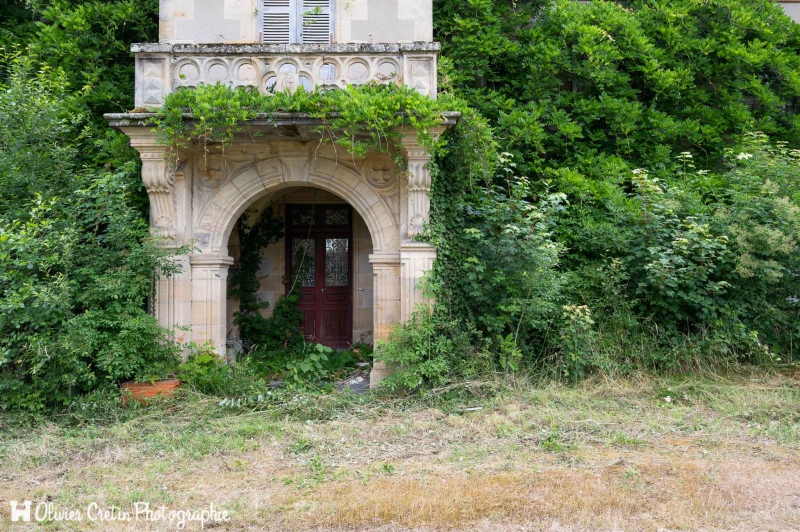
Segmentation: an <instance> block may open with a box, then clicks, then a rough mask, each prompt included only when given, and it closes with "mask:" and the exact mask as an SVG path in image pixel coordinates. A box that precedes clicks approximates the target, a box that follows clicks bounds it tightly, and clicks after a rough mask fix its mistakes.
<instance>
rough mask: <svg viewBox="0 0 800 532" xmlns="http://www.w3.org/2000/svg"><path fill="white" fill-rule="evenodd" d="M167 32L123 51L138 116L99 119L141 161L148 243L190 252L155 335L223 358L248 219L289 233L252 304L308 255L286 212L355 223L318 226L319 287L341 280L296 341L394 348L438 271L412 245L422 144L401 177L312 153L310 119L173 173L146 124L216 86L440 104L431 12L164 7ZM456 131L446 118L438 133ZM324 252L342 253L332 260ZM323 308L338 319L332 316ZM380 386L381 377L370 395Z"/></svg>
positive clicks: (385, 5)
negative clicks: (389, 94) (367, 93)
mask: <svg viewBox="0 0 800 532" xmlns="http://www.w3.org/2000/svg"><path fill="white" fill-rule="evenodd" d="M160 22H161V34H160V42H159V43H145V44H135V45H133V47H132V51H133V52H134V54H135V56H136V92H135V94H136V109H135V110H134V111H133V112H131V113H124V114H110V115H107V116H106V118H107V119H108V120H109V122H110V123H111V125H112V126H114V127H116V128H118V129H120V130H121V131H123V132H125V133H126V134H127V135H128V136H129V137H130V141H131V145H132V146H133V147H134V148H135V149H136V150H138V152H139V153H140V155H141V158H142V181H143V183H144V185H145V187H146V189H147V192H148V195H149V197H150V206H151V218H150V225H151V232H152V234H153V235H154V236H157V237H159V238H161V239H162V241H163V243H164V245H166V246H175V247H181V246H189V247H191V249H192V251H191V252H189V253H187V254H185V255H181V256H178V257H176V258H175V261H176V263H177V265H178V266H179V272H178V273H177V274H175V275H173V276H170V277H167V278H163V279H160V280H158V281H157V286H156V292H155V293H156V296H155V305H154V308H155V312H156V315H157V316H158V319H159V322H160V323H161V324H162V325H163V326H165V327H166V328H168V329H170V330H173V331H175V337H176V339H178V340H179V341H181V342H190V341H191V342H195V343H198V344H202V343H204V342H206V341H211V342H213V344H214V347H215V349H216V350H217V352H218V353H219V354H220V355H221V356H225V355H226V354H230V350H231V349H232V348H234V349H235V346H236V336H237V328H236V327H235V325H234V324H233V319H232V314H233V312H234V311H235V310H237V309H238V301H237V300H236V299H235V298H231V297H229V295H228V278H229V273H230V271H231V269H233V268H236V267H237V259H238V257H237V249H239V248H238V246H239V245H240V242H239V241H238V233H237V231H236V228H237V223H240V220H241V219H242V216H243V214H245V213H246V212H247V213H248V214H250V213H253V212H264V211H265V210H266V209H269V210H270V212H272V213H278V215H280V216H281V217H283V219H284V220H285V224H286V228H287V232H286V235H285V237H284V238H285V240H284V241H281V242H279V243H277V244H274V245H272V246H270V247H268V248H266V249H264V250H260V253H261V255H260V257H261V263H260V266H261V268H260V270H259V276H260V278H261V290H260V291H259V293H258V296H259V297H260V298H261V299H263V300H265V301H267V302H269V303H271V304H272V306H274V303H275V302H276V301H277V299H278V298H279V297H280V296H282V295H283V294H285V293H286V291H287V290H288V287H289V283H288V277H289V276H290V272H289V269H290V263H291V261H292V258H291V257H292V255H291V250H292V249H295V250H296V249H297V245H298V241H299V242H300V244H303V245H305V244H308V243H309V242H310V239H304V238H302V237H299V236H297V235H298V233H297V231H296V230H295V232H294V233H290V231H289V229H290V226H291V224H292V223H293V222H292V221H291V220H290V210H291V212H295V211H296V210H297V209H306V208H307V210H308V212H317V211H318V210H319V209H320V208H322V209H329V210H330V209H333V210H335V209H337V208H340V210H341V209H347V210H346V211H344V210H342V211H341V212H347V213H350V214H348V215H347V216H349V217H350V218H351V219H350V220H349V221H348V223H349V225H348V226H347V227H346V228H345V227H340V228H338V229H336V228H331V231H333V230H334V229H336V230H337V231H338V232H337V233H331V232H325V231H323V230H324V229H325V228H324V227H321V226H322V225H324V224H325V222H324V221H322V220H323V219H322V218H317V220H318V222H317V225H316V226H309V227H308V229H309V233H308V234H309V236H310V235H311V233H312V230H313V231H316V232H317V234H318V236H317V237H315V238H319V239H322V240H319V243H320V246H319V247H317V248H316V249H317V250H318V254H319V255H321V256H319V257H317V258H316V259H313V260H319V261H320V263H319V264H320V266H319V267H318V273H319V276H318V279H317V280H316V285H317V288H320V287H322V286H323V285H324V286H326V287H327V286H328V280H326V278H325V275H326V273H327V272H328V270H329V269H335V268H339V270H340V271H338V273H339V274H340V275H339V278H338V281H337V282H335V283H334V284H332V285H331V287H332V288H331V289H330V291H329V290H328V288H321V289H319V290H317V289H316V288H314V286H315V284H314V283H315V280H314V279H309V281H308V285H306V284H304V285H303V287H304V289H305V290H306V292H307V294H306V295H304V297H307V298H308V300H309V301H312V300H313V298H314V297H319V298H321V299H320V301H323V303H320V307H319V310H320V312H318V313H316V314H314V311H313V310H312V311H309V312H311V313H310V314H307V315H304V316H305V317H304V323H305V325H304V326H303V327H304V334H305V335H306V337H307V338H308V339H309V340H311V341H319V342H320V343H326V341H325V339H324V338H323V337H325V335H326V334H327V333H326V330H327V329H329V328H330V329H334V328H335V329H336V334H338V339H339V344H341V343H342V342H344V344H351V343H353V342H357V341H359V342H361V341H364V342H368V343H372V342H374V341H376V340H378V341H379V340H386V339H388V337H389V334H390V332H391V330H392V329H393V328H394V327H396V326H397V325H398V324H400V323H403V322H405V321H406V320H408V319H409V318H410V316H411V313H412V312H413V310H414V308H415V306H417V305H418V304H420V303H424V302H425V299H424V297H423V294H422V291H421V290H419V286H418V285H419V283H420V280H421V278H422V277H423V276H424V274H425V272H427V271H429V270H430V269H431V267H432V264H433V261H434V260H435V258H436V250H435V249H434V247H433V246H431V245H429V244H425V243H420V242H416V241H415V237H416V236H417V235H418V234H419V233H420V232H421V231H422V230H423V228H424V225H425V223H426V222H427V221H428V220H429V210H430V196H429V194H430V187H431V173H430V169H429V168H428V163H429V162H430V160H431V155H430V154H429V153H427V151H426V150H425V149H424V148H423V147H422V146H420V145H419V144H418V141H417V132H416V131H414V130H404V131H401V132H400V133H401V141H400V143H399V145H398V146H397V148H396V149H397V151H398V152H399V154H400V155H401V156H402V158H403V159H404V161H405V167H406V169H405V170H403V171H399V169H398V168H397V167H396V165H395V164H394V162H393V160H392V158H391V157H390V155H388V154H384V153H378V152H375V153H370V154H367V156H365V157H364V158H361V159H358V158H354V157H353V156H352V155H351V154H349V153H345V150H343V149H342V147H341V146H336V147H334V146H333V145H331V144H330V143H327V144H326V143H321V142H320V137H319V133H318V132H317V127H318V126H319V125H320V123H319V122H318V121H316V120H314V119H311V118H309V117H308V116H305V115H297V114H275V115H272V116H270V117H263V118H260V119H256V120H253V121H251V122H250V123H248V124H243V126H244V127H243V129H244V130H246V133H245V132H243V133H242V134H241V135H238V136H235V137H234V139H233V142H232V143H231V145H229V146H225V147H224V150H221V149H219V147H218V146H211V149H210V150H206V147H204V146H201V145H197V144H191V145H189V146H187V147H185V148H182V149H181V150H180V151H179V153H178V157H177V161H174V160H168V158H167V154H166V150H165V146H164V145H163V144H160V143H159V142H158V140H157V137H156V133H155V131H154V130H153V126H152V125H151V124H150V123H149V122H148V120H149V119H151V118H152V117H153V114H152V113H153V109H154V108H157V107H159V106H160V105H162V104H163V102H164V99H165V98H166V96H167V95H168V94H169V93H171V92H172V91H174V90H177V89H179V88H191V87H196V86H198V85H200V84H209V83H210V84H213V83H225V84H227V85H230V86H234V87H236V86H252V87H256V88H258V90H259V91H261V92H262V93H264V94H268V93H269V92H270V91H272V90H295V89H297V88H298V87H303V88H305V89H307V90H313V89H314V88H320V89H326V90H336V89H339V88H344V87H346V86H347V85H359V84H364V83H394V84H402V85H408V86H410V87H413V88H414V89H416V90H417V91H419V92H420V93H422V94H425V95H428V96H430V97H433V98H435V97H436V94H437V79H436V64H437V57H438V52H439V45H438V43H434V42H432V5H431V2H430V0H381V1H377V0H349V1H347V2H344V1H338V0H330V1H328V0H325V1H320V0H313V1H311V0H270V1H269V2H267V1H264V0H258V1H256V0H161V20H160ZM382 37H385V38H386V39H387V41H389V42H380V40H381V38H382ZM457 118H458V115H457V114H451V115H446V116H445V117H444V120H443V122H442V124H441V127H440V128H438V131H435V132H433V133H434V134H441V133H442V132H443V131H444V129H445V128H446V127H448V126H451V125H454V124H455V123H456V120H457ZM187 119H191V118H187ZM337 206H338V207H337ZM309 209H310V210H309ZM322 212H323V213H324V212H325V211H324V210H323V211H322ZM331 212H333V211H332V210H331ZM310 223H312V224H313V223H314V222H310ZM343 231H344V232H343ZM293 235H294V236H293ZM336 235H339V236H336ZM292 239H293V240H292ZM326 239H327V240H326ZM304 242H305V244H304ZM332 243H333V244H336V245H340V244H343V247H342V246H340V249H339V251H335V250H334V247H335V246H334V245H333V244H332ZM313 245H316V244H312V247H313ZM292 246H294V248H293V247H292ZM326 246H327V247H326ZM337 253H338V254H337ZM331 257H333V258H331ZM334 259H336V260H338V263H336V264H333V263H332V264H328V261H329V260H330V261H333V260H334ZM323 261H324V262H323ZM315 264H316V263H315ZM314 267H315V268H317V266H314ZM303 282H304V283H305V281H303ZM332 282H333V281H332ZM307 286H308V288H306V287H307ZM333 287H335V289H334V288H333ZM314 290H316V291H314ZM312 292H313V293H312ZM328 292H330V293H333V292H335V293H336V297H335V298H334V297H333V296H331V294H330V293H328ZM312 296H313V297H312ZM326 298H327V299H330V300H331V301H333V300H334V299H336V301H335V303H336V305H337V306H335V307H334V306H329V307H325V306H324V305H325V303H324V300H325V299H326ZM331 305H333V303H332V304H331ZM269 312H271V310H270V309H269V308H268V309H267V310H266V311H265V314H269ZM343 312H347V313H348V314H347V315H345V314H342V313H343ZM337 313H338V314H337ZM311 321H314V324H313V326H309V323H310V322H311ZM315 327H316V329H315ZM306 329H308V330H306ZM320 331H321V332H320ZM339 344H337V345H339ZM385 374H386V368H385V366H384V365H383V364H382V363H380V362H376V363H375V365H374V368H373V373H372V379H371V383H372V385H373V386H375V385H377V384H378V382H379V381H380V380H381V378H383V377H384V376H385Z"/></svg>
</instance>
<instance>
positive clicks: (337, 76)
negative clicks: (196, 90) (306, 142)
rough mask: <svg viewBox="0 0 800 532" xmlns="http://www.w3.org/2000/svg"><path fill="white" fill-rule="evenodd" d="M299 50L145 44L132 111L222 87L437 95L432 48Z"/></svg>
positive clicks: (138, 59) (435, 47)
mask: <svg viewBox="0 0 800 532" xmlns="http://www.w3.org/2000/svg"><path fill="white" fill-rule="evenodd" d="M416 48H419V46H416V45H398V46H394V47H388V48H387V47H380V46H378V47H367V48H366V49H361V48H359V49H358V50H353V49H351V47H347V46H344V47H342V46H336V45H331V46H329V47H327V48H319V47H312V48H309V49H306V48H299V49H297V51H294V52H293V53H291V54H286V53H276V52H275V51H274V48H273V47H265V46H258V45H226V46H224V47H219V46H211V45H196V46H192V47H185V46H184V47H181V46H178V45H167V44H162V45H147V47H145V48H136V47H135V48H134V51H135V52H136V64H137V68H136V76H137V77H136V86H137V92H136V95H137V98H136V106H137V107H157V106H159V105H161V104H163V102H164V98H165V97H166V96H167V94H169V93H170V92H172V91H174V90H175V89H177V88H179V87H196V86H198V85H200V84H214V83H218V82H219V83H225V84H228V85H231V86H234V87H248V86H249V87H257V88H258V89H259V90H260V91H261V92H263V93H267V92H269V91H271V90H278V91H281V90H290V91H291V90H294V89H297V88H298V87H304V88H305V89H306V90H313V89H314V88H315V87H320V88H322V89H336V88H339V89H343V88H345V87H347V86H348V85H363V84H366V83H387V84H388V83H394V84H398V85H401V84H404V85H409V86H411V87H414V88H415V89H417V90H418V91H419V92H421V93H422V94H426V95H428V96H431V97H433V98H435V97H436V93H437V80H436V57H437V53H438V45H435V44H434V43H431V44H430V46H429V47H425V46H423V47H422V49H416Z"/></svg>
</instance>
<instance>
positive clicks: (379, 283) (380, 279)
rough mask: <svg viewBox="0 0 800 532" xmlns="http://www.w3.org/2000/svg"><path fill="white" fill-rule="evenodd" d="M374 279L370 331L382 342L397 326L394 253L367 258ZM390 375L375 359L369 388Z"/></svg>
mask: <svg viewBox="0 0 800 532" xmlns="http://www.w3.org/2000/svg"><path fill="white" fill-rule="evenodd" d="M369 262H370V263H371V264H372V272H373V276H374V283H375V285H374V286H375V288H374V291H375V292H374V295H375V299H374V302H373V305H374V311H373V325H372V326H373V330H374V335H375V341H376V342H380V341H386V340H388V339H389V334H390V333H391V332H392V329H393V328H394V327H396V326H397V324H398V323H400V314H401V300H400V297H401V296H400V293H401V290H400V268H401V266H400V255H399V254H398V253H374V254H372V255H370V256H369ZM389 373H390V370H389V368H387V366H386V364H384V363H383V362H382V361H380V360H376V361H375V363H374V364H373V367H372V373H371V374H370V386H371V387H372V388H376V387H377V386H378V385H379V384H380V381H381V380H383V378H384V377H386V376H387V375H388V374H389Z"/></svg>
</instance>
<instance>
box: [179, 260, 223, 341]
mask: <svg viewBox="0 0 800 532" xmlns="http://www.w3.org/2000/svg"><path fill="white" fill-rule="evenodd" d="M190 262H191V265H192V281H191V283H192V299H191V321H192V340H193V341H194V342H196V343H197V344H203V343H205V342H207V341H209V340H210V341H211V342H213V344H214V349H215V350H216V352H217V353H218V354H219V355H220V356H223V357H224V356H225V355H226V348H225V344H226V340H227V312H226V306H227V303H228V295H227V288H228V287H227V283H228V268H229V267H230V266H231V265H232V264H233V259H232V258H231V257H228V256H220V255H202V254H199V255H192V257H191V258H190Z"/></svg>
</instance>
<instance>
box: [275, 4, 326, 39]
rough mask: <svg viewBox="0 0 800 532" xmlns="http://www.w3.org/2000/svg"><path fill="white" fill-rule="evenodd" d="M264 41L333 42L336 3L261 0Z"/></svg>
mask: <svg viewBox="0 0 800 532" xmlns="http://www.w3.org/2000/svg"><path fill="white" fill-rule="evenodd" d="M261 23H262V30H261V31H262V33H261V35H262V42H264V43H268V44H293V43H303V44H309V43H319V44H329V43H330V42H331V41H332V40H333V39H332V37H333V0H262V17H261Z"/></svg>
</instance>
